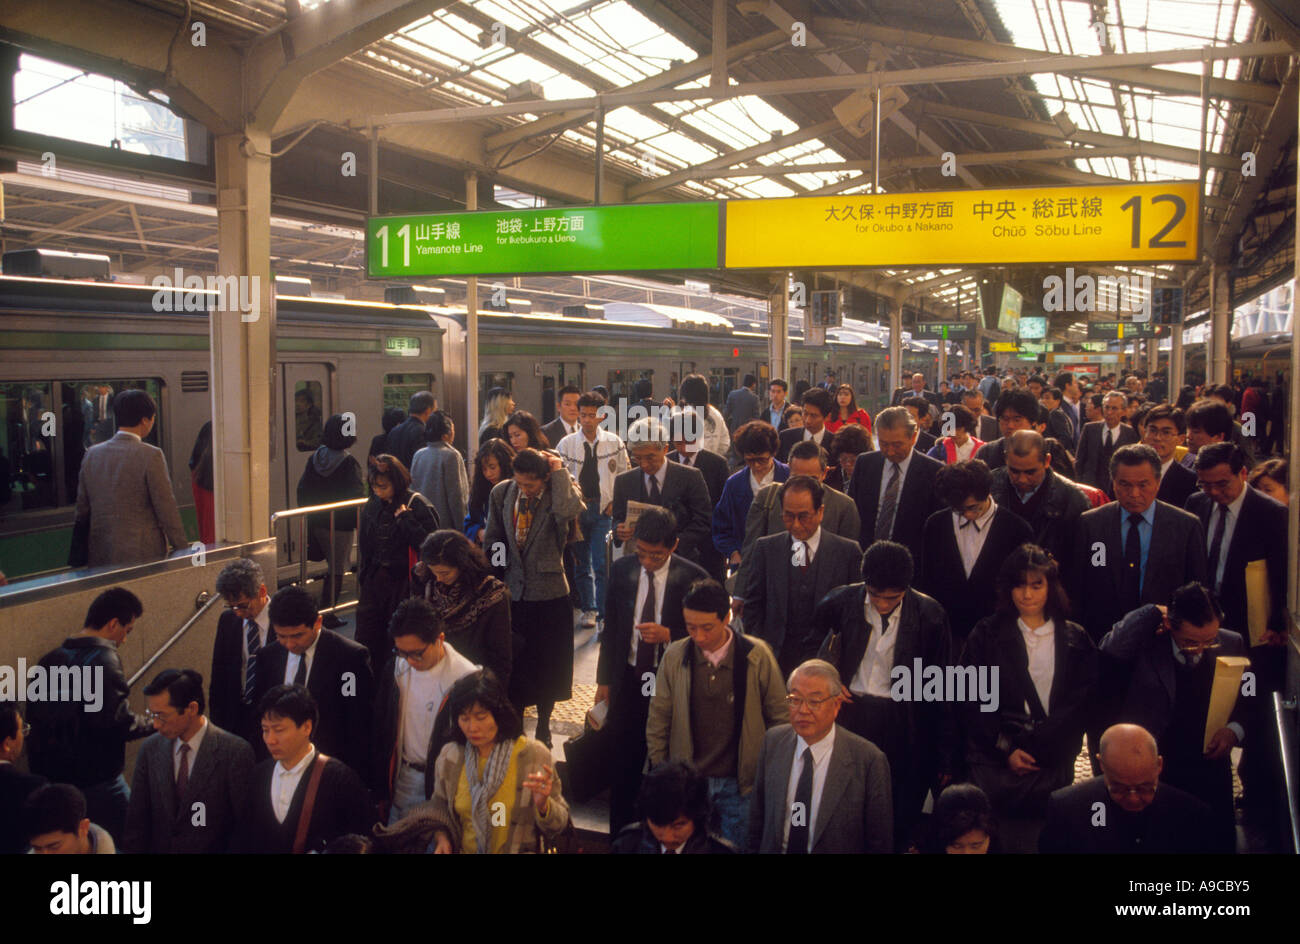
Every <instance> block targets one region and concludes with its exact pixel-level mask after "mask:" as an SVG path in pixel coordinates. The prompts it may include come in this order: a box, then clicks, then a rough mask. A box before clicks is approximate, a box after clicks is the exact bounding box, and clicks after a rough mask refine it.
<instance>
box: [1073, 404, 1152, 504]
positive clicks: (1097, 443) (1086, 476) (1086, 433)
mask: <svg viewBox="0 0 1300 944" xmlns="http://www.w3.org/2000/svg"><path fill="white" fill-rule="evenodd" d="M1105 429H1106V422H1105V420H1097V421H1096V422H1093V423H1085V424H1084V425H1083V433H1082V435H1081V436H1080V437H1079V451H1078V454H1077V455H1076V456H1075V458H1074V468H1075V471H1076V472H1077V474H1078V479H1079V481H1080V482H1082V483H1083V484H1084V485H1091V486H1093V487H1094V488H1099V489H1101V490H1102V491H1103V492H1105V493H1106V494H1107V495H1108V496H1109V497H1110V498H1112V499H1113V498H1114V497H1115V490H1114V488H1113V487H1112V486H1111V481H1110V457H1111V454H1112V453H1114V451H1115V450H1116V449H1118V448H1119V447H1120V446H1128V445H1132V444H1133V443H1136V442H1138V441H1139V440H1138V434H1137V430H1136V429H1134V428H1133V427H1132V426H1129V425H1128V423H1120V424H1119V431H1118V433H1116V435H1115V442H1114V444H1113V447H1112V448H1111V449H1110V450H1109V451H1107V450H1106V447H1105V445H1104V442H1103V433H1104V432H1105Z"/></svg>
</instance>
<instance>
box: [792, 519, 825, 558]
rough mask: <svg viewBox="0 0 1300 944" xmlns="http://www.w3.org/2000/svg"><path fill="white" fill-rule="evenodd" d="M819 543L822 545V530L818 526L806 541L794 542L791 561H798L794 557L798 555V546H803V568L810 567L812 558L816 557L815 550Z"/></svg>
mask: <svg viewBox="0 0 1300 944" xmlns="http://www.w3.org/2000/svg"><path fill="white" fill-rule="evenodd" d="M821 543H822V529H821V526H820V525H818V527H817V530H816V531H814V532H813V533H812V537H810V538H808V540H807V541H802V542H801V541H795V542H794V550H793V551H792V555H791V556H792V559H793V560H798V559H799V558H798V557H797V556H795V555H797V554H798V553H799V545H800V544H803V553H804V558H803V566H804V567H808V566H810V565H811V564H812V562H813V558H814V557H816V556H817V548H818V546H819V545H820V544H821Z"/></svg>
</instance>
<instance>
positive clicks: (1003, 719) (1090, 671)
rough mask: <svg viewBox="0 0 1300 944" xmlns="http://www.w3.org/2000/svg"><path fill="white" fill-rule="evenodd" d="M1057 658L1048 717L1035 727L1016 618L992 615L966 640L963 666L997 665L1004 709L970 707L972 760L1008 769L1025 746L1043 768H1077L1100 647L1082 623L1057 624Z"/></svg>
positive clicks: (965, 711)
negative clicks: (1012, 757) (1011, 758)
mask: <svg viewBox="0 0 1300 944" xmlns="http://www.w3.org/2000/svg"><path fill="white" fill-rule="evenodd" d="M1054 628H1055V632H1054V633H1053V637H1054V640H1055V658H1054V660H1053V674H1052V690H1051V693H1050V694H1049V696H1048V700H1047V704H1045V705H1043V708H1044V709H1045V710H1046V711H1047V717H1046V719H1044V720H1042V721H1041V722H1040V723H1039V724H1037V725H1035V726H1033V727H1032V728H1028V727H1026V725H1025V722H1026V721H1028V720H1029V719H1030V718H1031V717H1033V713H1032V712H1031V711H1029V710H1028V709H1027V707H1026V706H1027V705H1029V704H1032V699H1030V697H1029V694H1030V692H1034V693H1035V695H1036V694H1037V692H1036V691H1035V689H1034V682H1033V679H1032V678H1031V677H1030V675H1029V655H1028V652H1027V651H1026V649H1025V641H1024V637H1023V636H1022V635H1021V632H1020V627H1019V625H1018V621H1017V619H1016V617H1015V616H1006V615H997V614H995V615H993V616H988V617H985V618H984V619H982V620H980V621H979V622H978V623H977V624H976V625H975V628H974V629H973V630H971V634H970V639H969V640H967V642H966V654H965V656H964V658H963V659H962V663H963V664H964V665H974V666H981V665H990V666H992V665H996V666H998V667H999V669H998V710H997V711H989V712H985V711H980V707H981V706H980V705H978V704H975V703H973V702H972V703H968V704H966V705H963V706H962V708H961V709H960V710H961V712H962V734H963V737H964V740H965V749H966V759H967V761H968V762H970V763H976V762H982V763H991V764H996V765H998V766H1005V763H1006V758H1007V755H1008V754H1010V753H1011V752H1012V751H1013V750H1016V749H1017V748H1019V749H1020V750H1023V751H1025V752H1026V753H1028V754H1029V755H1030V756H1031V757H1033V758H1034V760H1035V761H1036V762H1037V764H1038V766H1039V767H1040V768H1042V769H1044V770H1049V769H1051V768H1053V767H1059V766H1062V765H1070V764H1073V763H1074V759H1075V758H1076V757H1077V756H1078V755H1079V744H1080V742H1081V741H1082V739H1083V732H1084V730H1085V728H1086V727H1087V724H1088V720H1089V719H1088V711H1089V706H1090V705H1091V702H1092V696H1093V690H1094V688H1095V687H1096V684H1097V666H1098V661H1097V647H1096V645H1095V644H1094V643H1093V641H1092V638H1091V637H1090V636H1089V635H1088V634H1087V632H1086V631H1085V630H1084V628H1083V627H1082V626H1080V625H1079V624H1078V623H1071V622H1067V621H1066V620H1061V619H1058V620H1055V622H1054Z"/></svg>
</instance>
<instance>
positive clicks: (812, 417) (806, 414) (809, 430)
mask: <svg viewBox="0 0 1300 944" xmlns="http://www.w3.org/2000/svg"><path fill="white" fill-rule="evenodd" d="M834 410H835V397H834V396H833V395H832V394H830V393H827V392H826V391H825V390H823V389H822V388H821V387H813V388H812V389H810V390H808V391H806V392H805V393H804V395H803V426H802V427H796V428H794V429H785V430H782V431H781V432H780V433H779V434H778V446H777V450H776V458H777V459H778V460H779V461H781V462H789V461H790V450H791V448H793V447H794V445H795V444H796V443H801V442H808V441H810V440H811V441H812V442H815V443H816V444H817V445H819V446H821V447H822V448H823V449H826V450H828V451H829V450H830V447H831V440H832V439H834V438H835V434H834V433H832V432H831V431H830V430H828V429H827V428H826V420H827V419H828V418H829V417H830V416H831V415H832V414H833V413H834Z"/></svg>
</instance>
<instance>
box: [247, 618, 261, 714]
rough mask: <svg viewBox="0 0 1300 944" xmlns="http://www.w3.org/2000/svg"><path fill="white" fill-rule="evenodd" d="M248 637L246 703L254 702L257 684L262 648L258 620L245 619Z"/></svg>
mask: <svg viewBox="0 0 1300 944" xmlns="http://www.w3.org/2000/svg"><path fill="white" fill-rule="evenodd" d="M244 627H245V632H246V633H247V638H248V670H247V671H246V672H245V673H244V704H246V705H249V704H252V702H253V692H254V690H255V689H256V686H257V654H258V652H259V651H260V650H261V645H260V643H259V640H258V632H257V621H256V620H244Z"/></svg>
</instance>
